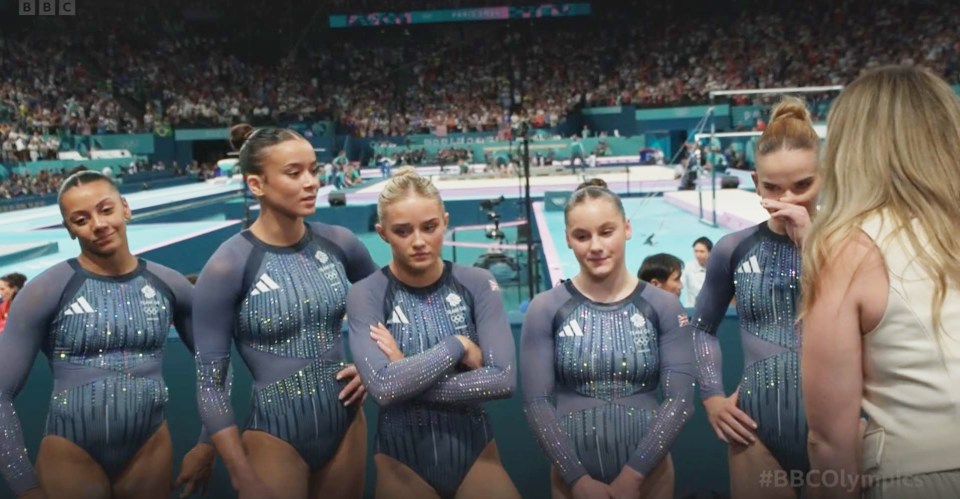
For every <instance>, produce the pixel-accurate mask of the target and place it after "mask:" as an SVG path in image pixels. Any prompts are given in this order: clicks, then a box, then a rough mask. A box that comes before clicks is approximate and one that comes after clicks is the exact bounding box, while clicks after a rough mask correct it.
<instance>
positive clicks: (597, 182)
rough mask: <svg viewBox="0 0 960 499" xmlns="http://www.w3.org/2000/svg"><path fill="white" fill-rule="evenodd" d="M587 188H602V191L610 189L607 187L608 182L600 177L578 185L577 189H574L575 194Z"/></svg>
mask: <svg viewBox="0 0 960 499" xmlns="http://www.w3.org/2000/svg"><path fill="white" fill-rule="evenodd" d="M587 187H600V188H602V189H609V187H607V182H606V181H605V180H603V179H602V178H600V177H594V178H592V179H590V180H586V181H584V182H583V183H582V184H580V185H578V186H577V188H576V189H574V192H576V191H579V190H580V189H586V188H587Z"/></svg>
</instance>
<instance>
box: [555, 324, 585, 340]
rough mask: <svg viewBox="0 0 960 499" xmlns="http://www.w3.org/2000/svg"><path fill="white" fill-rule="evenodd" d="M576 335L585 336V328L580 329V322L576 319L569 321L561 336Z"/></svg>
mask: <svg viewBox="0 0 960 499" xmlns="http://www.w3.org/2000/svg"><path fill="white" fill-rule="evenodd" d="M574 336H583V329H580V323H578V322H577V321H576V320H572V321H570V322H568V323H567V324H566V325H565V326H563V329H561V330H560V337H561V338H572V337H574Z"/></svg>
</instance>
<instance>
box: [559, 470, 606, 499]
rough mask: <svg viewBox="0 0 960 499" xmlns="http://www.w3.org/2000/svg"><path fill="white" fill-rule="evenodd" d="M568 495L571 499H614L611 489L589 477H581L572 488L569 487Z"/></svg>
mask: <svg viewBox="0 0 960 499" xmlns="http://www.w3.org/2000/svg"><path fill="white" fill-rule="evenodd" d="M570 495H572V496H573V499H615V497H616V496H615V495H614V491H613V488H611V487H610V486H609V485H607V484H605V483H603V482H601V481H599V480H594V479H593V478H590V475H583V476H582V477H580V478H579V479H578V480H577V481H576V482H574V483H573V487H570Z"/></svg>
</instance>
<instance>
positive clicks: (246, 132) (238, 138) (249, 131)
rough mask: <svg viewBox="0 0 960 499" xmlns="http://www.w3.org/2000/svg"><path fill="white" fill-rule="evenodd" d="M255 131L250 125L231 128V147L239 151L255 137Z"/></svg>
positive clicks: (245, 124)
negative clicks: (251, 137) (248, 140)
mask: <svg viewBox="0 0 960 499" xmlns="http://www.w3.org/2000/svg"><path fill="white" fill-rule="evenodd" d="M253 132H254V129H253V127H252V126H251V125H250V124H248V123H240V124H239V125H233V127H231V128H230V146H231V147H233V149H234V150H235V151H239V150H240V149H241V148H242V147H243V144H244V143H245V142H246V141H247V139H249V138H250V136H251V135H253Z"/></svg>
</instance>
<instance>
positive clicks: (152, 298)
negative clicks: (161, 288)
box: [140, 284, 160, 322]
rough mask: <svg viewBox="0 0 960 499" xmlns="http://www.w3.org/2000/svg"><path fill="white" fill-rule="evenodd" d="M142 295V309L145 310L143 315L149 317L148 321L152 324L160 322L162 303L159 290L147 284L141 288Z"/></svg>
mask: <svg viewBox="0 0 960 499" xmlns="http://www.w3.org/2000/svg"><path fill="white" fill-rule="evenodd" d="M140 294H142V295H143V301H142V302H140V307H141V309H142V310H143V313H144V314H145V315H146V316H147V320H148V321H150V322H156V321H159V320H160V302H159V301H158V300H157V299H156V298H157V290H156V289H153V286H151V285H149V284H147V285H146V286H144V287H142V288H140Z"/></svg>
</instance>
